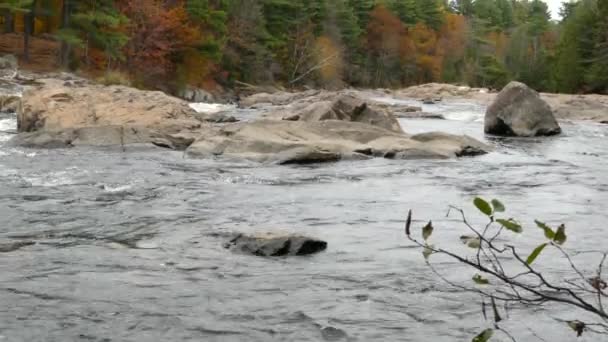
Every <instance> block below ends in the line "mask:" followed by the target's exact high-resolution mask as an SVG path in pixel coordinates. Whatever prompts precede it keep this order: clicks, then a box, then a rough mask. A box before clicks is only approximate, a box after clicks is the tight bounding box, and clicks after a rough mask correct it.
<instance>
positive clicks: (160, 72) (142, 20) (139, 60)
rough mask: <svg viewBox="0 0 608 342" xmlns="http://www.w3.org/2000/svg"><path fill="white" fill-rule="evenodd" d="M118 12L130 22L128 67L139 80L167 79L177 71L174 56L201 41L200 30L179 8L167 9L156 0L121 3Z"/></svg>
mask: <svg viewBox="0 0 608 342" xmlns="http://www.w3.org/2000/svg"><path fill="white" fill-rule="evenodd" d="M120 10H121V12H122V13H123V14H125V15H126V16H128V17H129V19H130V21H129V26H128V28H127V30H128V31H129V32H128V34H129V36H130V38H131V39H130V41H129V43H128V44H127V46H126V49H125V55H126V59H127V65H128V67H129V69H130V70H131V71H132V72H134V73H135V75H136V76H137V77H138V78H140V79H141V80H144V81H145V80H147V81H151V80H156V81H157V82H158V81H162V80H166V79H168V78H169V77H170V76H172V74H173V73H174V72H175V70H176V57H177V56H178V55H180V57H181V55H182V54H184V53H186V52H187V51H188V50H190V49H193V48H194V47H195V46H196V44H197V43H198V42H199V41H200V40H201V32H200V30H199V29H198V28H197V27H196V26H194V25H191V24H190V23H189V22H188V13H187V12H186V10H185V9H184V8H183V7H182V6H175V7H171V6H166V5H165V4H164V2H163V1H159V0H130V1H124V2H121V4H120Z"/></svg>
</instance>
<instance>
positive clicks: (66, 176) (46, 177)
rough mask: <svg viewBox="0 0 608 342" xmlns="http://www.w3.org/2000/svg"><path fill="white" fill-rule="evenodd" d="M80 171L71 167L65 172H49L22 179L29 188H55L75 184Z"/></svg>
mask: <svg viewBox="0 0 608 342" xmlns="http://www.w3.org/2000/svg"><path fill="white" fill-rule="evenodd" d="M81 173H82V171H80V169H78V168H75V167H72V168H68V169H67V170H65V171H57V172H50V173H45V174H37V175H28V176H24V177H23V179H24V180H25V181H26V182H28V183H29V184H30V185H31V186H40V187H55V186H61V185H73V184H76V179H75V178H76V177H75V176H76V175H78V174H81Z"/></svg>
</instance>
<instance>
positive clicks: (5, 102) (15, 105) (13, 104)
mask: <svg viewBox="0 0 608 342" xmlns="http://www.w3.org/2000/svg"><path fill="white" fill-rule="evenodd" d="M20 108H21V97H20V96H17V95H2V94H0V112H6V113H17V112H18V111H19V110H20Z"/></svg>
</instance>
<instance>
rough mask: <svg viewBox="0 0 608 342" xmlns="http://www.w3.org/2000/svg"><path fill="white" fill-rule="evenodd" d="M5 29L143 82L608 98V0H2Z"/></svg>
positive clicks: (68, 61)
mask: <svg viewBox="0 0 608 342" xmlns="http://www.w3.org/2000/svg"><path fill="white" fill-rule="evenodd" d="M0 10H2V11H3V13H4V15H3V17H2V18H3V19H2V23H3V25H2V26H3V27H4V31H5V32H13V31H18V32H23V33H24V40H25V47H24V53H23V57H24V58H26V59H27V58H28V52H27V49H28V38H29V36H31V35H32V34H34V35H36V34H41V33H43V32H46V33H49V34H51V35H53V37H55V39H57V40H59V41H61V43H62V47H61V53H59V56H58V59H59V60H60V61H61V64H62V65H63V66H64V67H66V68H71V69H81V70H98V71H100V70H106V71H121V72H123V73H125V74H128V76H129V78H131V79H132V80H133V81H134V82H135V83H136V84H139V85H141V86H147V87H155V86H158V85H160V84H163V85H164V86H169V87H170V88H171V89H173V90H177V89H179V88H181V87H184V86H185V85H193V86H198V87H208V86H211V85H213V84H215V83H219V84H222V85H225V86H231V85H233V84H234V82H235V81H239V82H246V83H253V84H265V83H269V84H274V83H282V84H285V85H293V86H303V85H310V86H323V87H341V86H344V85H355V86H365V87H370V86H371V87H380V86H382V87H396V86H404V85H411V84H417V83H423V82H433V81H437V82H458V83H466V84H469V85H473V86H486V87H493V88H499V87H501V86H503V85H504V84H505V83H507V82H508V81H510V80H512V79H517V80H520V81H523V82H526V83H528V84H530V85H531V86H533V87H535V88H536V89H539V90H546V91H559V92H607V91H608V0H580V1H578V2H571V3H570V2H569V3H565V4H564V5H563V8H562V13H561V16H562V19H561V21H559V22H556V21H552V20H551V17H550V14H549V11H548V8H547V5H546V4H545V3H544V2H542V1H540V0H452V1H449V2H448V1H446V0H78V1H77V0H0Z"/></svg>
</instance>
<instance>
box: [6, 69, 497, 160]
mask: <svg viewBox="0 0 608 342" xmlns="http://www.w3.org/2000/svg"><path fill="white" fill-rule="evenodd" d="M372 97H373V96H372ZM257 98H258V100H260V101H272V103H277V104H280V105H276V106H273V110H272V111H271V113H270V114H268V117H266V118H264V119H259V120H254V121H245V122H236V123H235V122H234V121H236V118H234V117H231V116H229V115H227V113H228V112H222V113H197V112H196V111H195V110H194V109H192V108H191V106H190V105H189V104H188V103H187V102H186V101H183V100H181V99H178V98H174V97H171V96H168V95H166V94H164V93H161V92H155V91H142V90H137V89H133V88H129V87H124V86H103V85H99V84H94V83H91V82H89V81H87V80H84V79H80V78H76V77H72V76H62V77H57V78H44V79H39V80H37V82H36V83H35V84H34V85H31V86H29V88H28V90H27V91H25V92H24V93H23V97H22V99H21V101H20V110H19V111H18V114H17V121H18V130H19V132H20V134H18V135H17V136H16V137H15V138H13V139H12V141H11V143H12V144H13V145H18V146H24V147H33V148H61V147H73V146H122V147H123V148H124V147H125V146H127V145H148V146H152V145H154V146H160V147H165V148H171V149H176V150H186V151H187V155H188V156H191V157H198V158H209V157H216V156H225V157H231V158H245V159H251V160H256V161H260V162H270V163H277V164H306V163H320V162H333V161H338V160H343V159H367V158H372V157H384V158H396V159H419V158H451V157H460V156H469V155H477V154H482V153H486V152H487V151H489V150H490V147H489V146H487V145H485V144H483V143H481V142H479V141H476V140H475V139H472V138H470V137H467V136H456V135H450V134H442V133H429V134H422V135H414V136H410V135H407V134H406V133H404V132H403V130H402V129H401V127H400V125H399V122H398V120H397V119H396V118H395V116H394V115H393V114H392V108H393V107H394V106H393V107H389V106H387V105H386V104H382V103H379V102H374V100H370V101H367V100H364V99H362V97H361V96H356V92H354V91H350V90H346V91H342V92H338V93H335V92H334V93H331V92H326V91H307V92H302V93H279V94H272V95H268V94H260V95H258V96H257ZM290 101H293V102H290ZM252 102H255V101H252ZM271 106H272V105H271ZM397 107H399V108H400V110H401V111H403V112H410V113H411V112H413V111H416V110H418V109H419V108H414V107H411V106H405V105H401V104H400V105H398V106H397Z"/></svg>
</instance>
